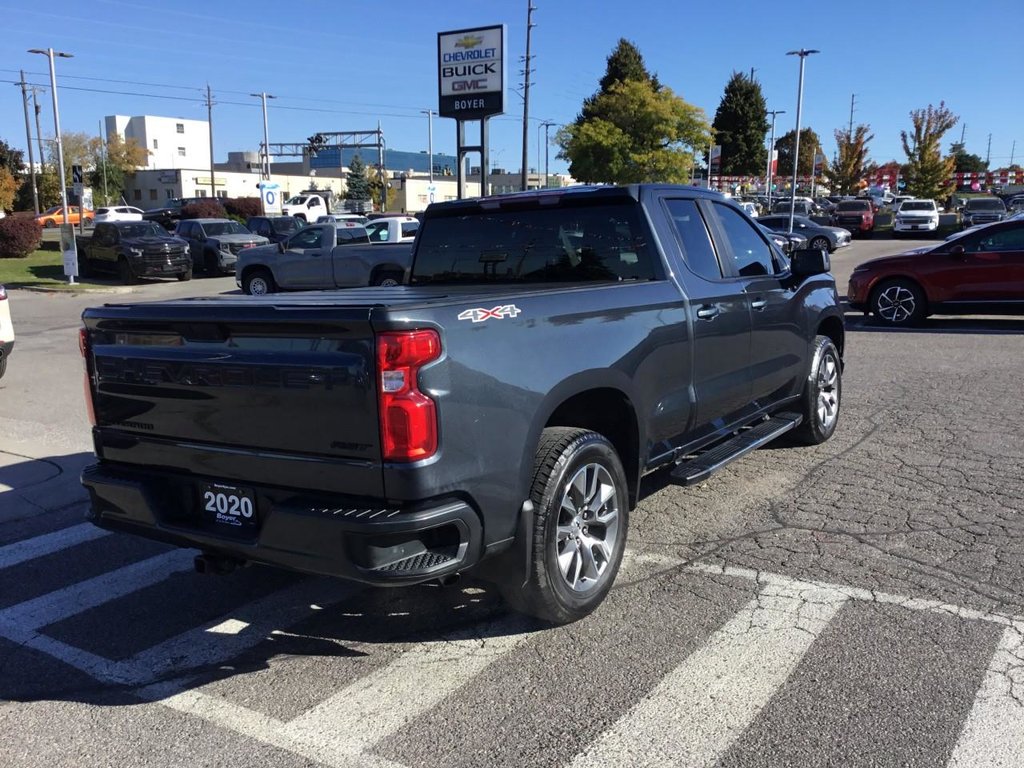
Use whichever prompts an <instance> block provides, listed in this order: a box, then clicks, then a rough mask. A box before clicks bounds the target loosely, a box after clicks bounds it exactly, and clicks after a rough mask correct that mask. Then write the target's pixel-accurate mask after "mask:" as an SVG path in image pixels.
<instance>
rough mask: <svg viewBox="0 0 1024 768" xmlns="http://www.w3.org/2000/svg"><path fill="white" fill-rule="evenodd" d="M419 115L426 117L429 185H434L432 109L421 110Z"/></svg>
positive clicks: (433, 112) (433, 113)
mask: <svg viewBox="0 0 1024 768" xmlns="http://www.w3.org/2000/svg"><path fill="white" fill-rule="evenodd" d="M420 114H421V115H426V116H427V152H429V153H430V183H431V184H433V183H434V115H436V114H437V112H435V111H434V110H432V109H421V110H420Z"/></svg>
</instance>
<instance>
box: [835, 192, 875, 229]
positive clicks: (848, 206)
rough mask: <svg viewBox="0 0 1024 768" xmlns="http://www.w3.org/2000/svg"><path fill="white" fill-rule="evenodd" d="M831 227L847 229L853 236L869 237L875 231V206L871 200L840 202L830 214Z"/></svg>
mask: <svg viewBox="0 0 1024 768" xmlns="http://www.w3.org/2000/svg"><path fill="white" fill-rule="evenodd" d="M832 226H834V227H842V228H843V229H848V230H850V232H851V233H852V234H854V235H857V234H858V233H859V234H862V235H867V236H870V235H871V234H872V233H873V232H874V229H875V206H874V203H872V201H871V198H869V197H863V198H859V199H857V200H840V201H839V203H838V205H836V209H835V210H834V211H833V212H832Z"/></svg>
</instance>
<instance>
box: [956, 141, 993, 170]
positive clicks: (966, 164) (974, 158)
mask: <svg viewBox="0 0 1024 768" xmlns="http://www.w3.org/2000/svg"><path fill="white" fill-rule="evenodd" d="M949 152H950V154H951V155H952V156H953V162H954V163H955V165H954V167H953V170H954V171H955V172H956V173H983V172H985V171H987V170H988V163H986V162H985V161H984V160H982V159H981V157H980V156H979V155H972V154H971V153H970V152H968V151H967V150H966V149H964V145H963V144H961V143H960V142H955V143H954V144H953V145H952V146H951V147H950V148H949Z"/></svg>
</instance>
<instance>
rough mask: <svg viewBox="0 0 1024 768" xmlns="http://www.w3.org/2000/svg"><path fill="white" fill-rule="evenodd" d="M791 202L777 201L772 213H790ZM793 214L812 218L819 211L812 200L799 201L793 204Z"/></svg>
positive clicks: (773, 204) (773, 205)
mask: <svg viewBox="0 0 1024 768" xmlns="http://www.w3.org/2000/svg"><path fill="white" fill-rule="evenodd" d="M789 209H790V201H789V200H777V201H775V202H774V203H772V213H786V214H788V213H789ZM793 212H794V213H795V214H796V215H798V216H812V215H814V214H815V213H816V212H817V211H816V210H815V207H814V203H813V202H811V201H810V200H797V201H796V202H795V203H793Z"/></svg>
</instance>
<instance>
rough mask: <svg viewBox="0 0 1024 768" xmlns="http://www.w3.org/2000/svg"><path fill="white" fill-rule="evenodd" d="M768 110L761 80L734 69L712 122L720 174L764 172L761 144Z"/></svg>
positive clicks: (751, 174) (766, 128)
mask: <svg viewBox="0 0 1024 768" xmlns="http://www.w3.org/2000/svg"><path fill="white" fill-rule="evenodd" d="M767 110H768V107H767V106H766V104H765V101H764V94H763V93H761V86H760V84H758V83H757V82H756V81H755V80H752V79H751V78H750V77H748V76H747V75H743V74H740V73H739V72H733V73H732V77H731V78H730V79H729V82H728V83H727V84H726V86H725V93H724V94H723V95H722V101H721V102H720V103H719V104H718V109H717V110H716V111H715V120H714V122H713V123H712V127H713V128H714V132H715V142H716V143H717V144H721V145H722V167H721V172H722V174H724V175H727V176H753V175H757V174H761V173H763V172H764V169H765V166H766V165H767V161H768V152H767V150H766V149H765V146H764V135H765V132H766V131H767V130H768V111H767Z"/></svg>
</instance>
